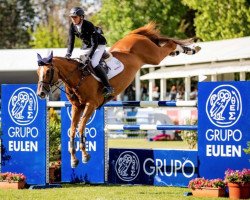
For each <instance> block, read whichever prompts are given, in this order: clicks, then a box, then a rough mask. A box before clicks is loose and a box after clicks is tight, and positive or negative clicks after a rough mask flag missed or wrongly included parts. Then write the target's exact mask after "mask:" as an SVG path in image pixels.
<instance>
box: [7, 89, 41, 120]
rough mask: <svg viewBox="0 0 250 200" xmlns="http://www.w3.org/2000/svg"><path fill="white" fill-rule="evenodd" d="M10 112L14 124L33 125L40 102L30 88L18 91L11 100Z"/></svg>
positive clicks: (9, 104)
mask: <svg viewBox="0 0 250 200" xmlns="http://www.w3.org/2000/svg"><path fill="white" fill-rule="evenodd" d="M8 112H9V115H10V117H11V119H12V121H13V122H14V123H16V124H18V125H29V124H31V123H32V122H33V121H34V120H35V119H36V116H37V113H38V100H37V96H36V94H35V92H34V91H33V90H32V89H30V88H28V87H23V88H19V89H17V90H16V91H15V92H14V93H13V94H12V96H11V98H10V100H9V103H8Z"/></svg>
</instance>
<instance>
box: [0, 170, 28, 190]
mask: <svg viewBox="0 0 250 200" xmlns="http://www.w3.org/2000/svg"><path fill="white" fill-rule="evenodd" d="M25 183H26V177H25V176H24V175H23V174H18V173H12V172H6V173H0V188H4V189H23V188H24V186H25Z"/></svg>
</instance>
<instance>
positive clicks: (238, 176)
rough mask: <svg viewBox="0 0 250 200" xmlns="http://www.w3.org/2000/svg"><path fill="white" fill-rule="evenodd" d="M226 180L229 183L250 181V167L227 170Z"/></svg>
mask: <svg viewBox="0 0 250 200" xmlns="http://www.w3.org/2000/svg"><path fill="white" fill-rule="evenodd" d="M225 181H226V182H227V183H241V184H245V183H250V169H243V170H231V169H228V170H227V171H226V172H225Z"/></svg>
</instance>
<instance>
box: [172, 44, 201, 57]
mask: <svg viewBox="0 0 250 200" xmlns="http://www.w3.org/2000/svg"><path fill="white" fill-rule="evenodd" d="M200 50H201V47H199V46H196V47H194V48H190V47H186V46H181V45H179V44H177V45H176V49H175V50H174V51H173V52H172V53H171V54H170V56H178V55H179V54H180V53H184V54H187V55H194V54H196V53H198V52H199V51H200Z"/></svg>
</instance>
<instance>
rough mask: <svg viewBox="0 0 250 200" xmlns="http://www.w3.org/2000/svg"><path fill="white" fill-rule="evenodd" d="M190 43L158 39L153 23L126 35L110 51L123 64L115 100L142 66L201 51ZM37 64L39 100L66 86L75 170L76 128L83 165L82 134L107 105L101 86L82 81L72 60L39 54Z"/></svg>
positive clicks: (86, 156)
mask: <svg viewBox="0 0 250 200" xmlns="http://www.w3.org/2000/svg"><path fill="white" fill-rule="evenodd" d="M192 43H193V40H192V39H187V40H178V39H170V38H167V37H163V36H161V35H160V34H159V31H158V30H157V29H156V28H155V24H154V23H149V24H147V25H146V26H144V27H141V28H139V29H136V30H134V31H132V32H131V33H129V34H128V35H127V36H125V37H124V38H123V39H121V40H119V41H118V42H116V43H115V44H114V45H113V46H112V47H111V49H110V53H111V54H112V55H113V56H114V57H116V58H117V59H118V60H120V61H121V62H122V63H123V64H124V70H123V71H122V72H121V73H120V74H118V75H116V76H115V77H113V78H112V79H111V80H110V84H111V85H112V87H113V88H114V91H115V96H116V95H118V94H120V93H121V92H122V91H124V90H125V89H126V88H127V87H128V86H129V85H130V84H131V82H132V81H133V79H134V77H135V74H136V72H137V71H138V70H140V68H141V66H142V65H144V64H159V63H160V61H161V60H163V59H164V58H165V57H166V56H168V55H178V53H186V54H189V55H191V54H195V53H197V52H198V51H199V50H200V48H199V47H196V48H194V49H191V48H189V47H186V46H187V45H190V44H192ZM38 64H39V68H38V70H37V73H38V76H39V81H38V88H37V95H38V96H39V97H41V98H45V97H46V96H47V95H48V94H49V92H50V88H51V86H53V85H55V84H56V83H57V82H58V79H61V80H62V81H63V82H64V84H65V87H66V95H67V98H68V99H69V101H70V102H71V104H72V122H71V127H70V148H69V152H70V154H71V167H72V168H75V167H76V166H77V165H78V163H79V161H78V159H77V158H76V155H75V147H74V139H75V134H76V129H77V126H78V131H79V134H80V149H81V151H82V162H83V163H86V162H88V160H89V159H90V155H89V154H88V153H87V151H86V149H85V142H86V138H85V134H84V130H85V126H86V123H87V121H88V119H89V118H90V117H91V115H92V114H93V112H94V111H95V109H97V108H98V107H100V106H101V105H102V104H103V103H104V102H105V101H106V99H104V97H103V94H102V88H103V85H102V84H101V83H100V82H98V81H96V79H95V78H93V76H91V75H89V76H85V77H83V76H82V73H80V72H79V70H78V65H79V63H78V62H77V61H75V60H67V59H66V58H63V57H53V55H52V54H51V55H50V56H49V57H48V58H41V56H40V55H39V54H38ZM71 94H74V95H71ZM108 100H110V99H108Z"/></svg>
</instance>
